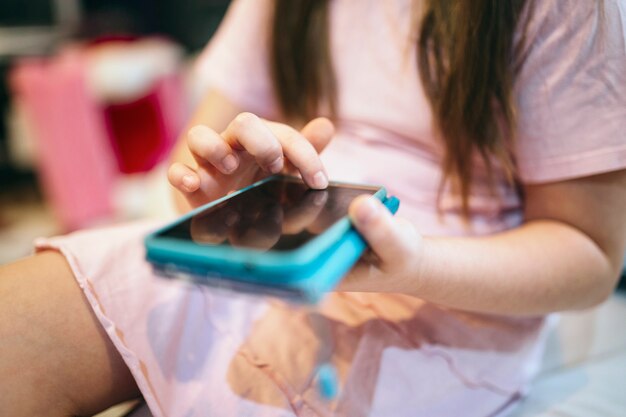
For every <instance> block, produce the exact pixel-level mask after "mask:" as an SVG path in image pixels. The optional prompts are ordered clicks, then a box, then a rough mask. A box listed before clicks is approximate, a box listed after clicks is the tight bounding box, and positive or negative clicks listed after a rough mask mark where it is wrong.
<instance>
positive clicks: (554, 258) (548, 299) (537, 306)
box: [392, 221, 618, 315]
mask: <svg viewBox="0 0 626 417" xmlns="http://www.w3.org/2000/svg"><path fill="white" fill-rule="evenodd" d="M421 247H422V249H421V251H420V252H421V256H420V257H419V258H420V259H419V260H417V261H416V262H414V263H413V267H412V268H411V270H410V271H408V272H407V273H406V274H397V276H396V277H395V278H392V280H393V281H395V282H394V284H393V287H395V288H396V289H398V290H399V291H401V292H403V293H407V294H411V295H415V296H418V297H420V298H423V299H426V300H428V301H431V302H434V303H439V304H442V305H446V306H450V307H452V308H459V309H463V310H472V311H480V312H485V313H496V314H520V315H534V314H544V313H548V312H552V311H558V310H568V309H577V308H585V307H590V306H593V305H595V304H597V303H599V302H601V301H602V300H604V299H605V298H606V297H607V296H608V295H609V294H610V293H611V291H612V289H613V287H614V285H615V282H616V278H617V275H618V272H617V271H616V270H615V268H614V267H612V266H611V262H610V260H609V258H608V257H607V256H606V254H605V253H604V252H603V251H602V250H601V249H600V248H599V247H598V246H597V245H596V244H595V243H594V242H593V240H592V239H590V238H589V237H588V236H587V235H585V234H584V233H582V232H580V231H579V230H577V229H575V228H573V227H570V226H568V225H566V224H563V223H560V222H556V221H533V222H529V223H527V224H525V225H523V226H522V227H519V228H516V229H514V230H511V231H508V232H503V233H499V234H496V235H492V236H488V237H480V238H424V239H423V242H422V244H421Z"/></svg>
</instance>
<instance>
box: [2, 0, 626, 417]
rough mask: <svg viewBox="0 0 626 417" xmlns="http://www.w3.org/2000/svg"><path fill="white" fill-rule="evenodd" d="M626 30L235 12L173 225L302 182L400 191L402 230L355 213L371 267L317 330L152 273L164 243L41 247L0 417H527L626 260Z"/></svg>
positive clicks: (307, 11) (341, 3)
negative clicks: (334, 375) (562, 315)
mask: <svg viewBox="0 0 626 417" xmlns="http://www.w3.org/2000/svg"><path fill="white" fill-rule="evenodd" d="M624 16H626V5H625V4H624V2H623V1H621V0H605V1H603V2H600V1H597V2H592V1H586V2H576V1H574V0H562V1H557V0H555V1H541V2H540V1H531V0H526V1H522V0H510V1H495V0H475V1H474V0H473V1H471V2H469V1H462V0H458V1H438V0H419V1H414V2H412V1H410V0H385V1H374V0H370V1H367V0H363V1H349V0H335V1H332V2H331V1H322V0H308V1H305V0H300V1H293V0H274V1H273V2H270V1H269V0H238V1H236V2H235V3H234V4H233V5H232V7H231V9H230V11H229V13H228V15H227V17H226V19H225V21H224V23H223V24H222V27H221V29H220V30H219V33H218V34H217V35H216V37H215V38H214V40H213V41H212V42H211V44H210V46H209V47H208V49H207V50H206V52H205V53H204V54H203V56H202V57H201V58H200V62H199V66H198V68H199V71H200V73H201V74H202V75H203V76H204V77H206V80H207V84H208V86H209V90H208V93H207V95H206V98H205V99H204V101H203V102H202V104H201V105H200V108H199V109H198V111H197V113H196V114H195V116H194V118H193V119H192V121H191V123H190V129H189V131H188V133H187V134H186V135H185V136H184V138H183V139H182V140H181V142H180V146H179V147H178V149H177V150H176V152H175V155H174V160H175V162H174V163H173V164H172V165H171V167H170V169H169V180H170V182H171V183H172V185H173V186H174V187H175V188H176V189H177V190H178V194H177V197H176V198H177V202H178V205H179V207H181V208H183V209H188V208H189V207H195V206H198V205H200V204H203V203H205V202H207V201H210V200H212V199H215V198H217V197H219V196H222V195H224V194H225V193H227V192H228V191H230V190H233V189H238V188H241V187H243V186H245V185H247V184H249V183H250V182H251V181H253V180H254V179H257V178H259V177H261V176H263V175H267V174H269V173H275V172H279V171H283V170H287V171H289V170H292V171H293V170H295V171H297V172H298V173H300V174H301V176H302V177H303V179H304V181H305V182H306V183H307V184H308V185H309V186H311V187H313V188H324V187H326V185H327V183H328V178H329V177H332V178H333V179H339V180H351V181H359V182H371V183H381V184H384V185H386V186H387V187H388V188H389V190H390V192H391V193H393V194H395V195H398V196H399V197H400V199H401V201H402V202H403V206H402V208H401V211H400V212H399V214H398V217H397V218H394V217H392V216H390V215H389V214H388V213H387V212H386V211H385V210H384V209H383V208H382V207H381V205H380V204H379V203H377V202H376V201H375V200H373V199H371V198H367V197H361V198H358V199H356V200H355V201H354V202H353V203H352V205H351V207H350V215H351V217H352V219H353V222H354V224H355V226H356V228H357V229H358V230H359V231H360V232H361V233H362V235H363V236H364V237H365V239H366V240H367V242H368V244H369V246H370V248H371V250H372V252H373V255H374V256H373V258H374V259H375V261H373V262H372V263H369V264H366V263H361V264H359V265H357V267H355V268H354V269H353V271H352V272H351V273H350V275H349V276H348V277H347V278H346V279H345V280H344V281H343V282H342V284H341V285H340V287H339V288H338V291H337V292H335V293H332V294H329V295H328V297H327V299H326V300H325V302H324V303H323V305H322V306H320V309H319V311H318V312H317V313H312V312H306V311H300V310H295V309H293V308H291V307H289V306H287V305H284V304H282V303H280V302H278V301H269V300H260V299H240V298H234V297H225V296H222V295H219V294H214V293H213V292H211V291H210V290H208V289H205V288H199V287H191V288H190V287H187V286H184V285H182V284H180V283H177V282H165V281H162V280H159V279H158V278H155V277H154V276H153V275H152V273H151V270H150V268H149V267H148V266H147V265H146V263H145V262H144V261H143V256H144V254H143V247H142V237H143V236H144V235H145V234H146V233H147V232H148V231H149V230H152V229H153V228H154V227H155V225H146V224H135V225H127V226H122V227H117V228H110V229H106V230H99V231H86V232H82V233H76V234H73V235H69V236H65V237H59V238H55V239H44V240H40V241H38V242H37V250H38V254H37V255H36V256H34V257H32V258H29V259H26V260H23V261H21V262H18V263H16V264H13V265H7V266H5V267H3V268H2V269H1V270H0V294H1V297H2V303H0V317H1V319H0V340H2V344H1V345H0V375H2V377H0V378H1V379H0V392H2V395H1V396H0V414H2V415H39V414H46V415H53V414H54V415H68V414H89V413H94V412H96V411H98V410H100V409H102V408H105V407H106V406H108V405H111V404H114V403H116V402H119V401H121V400H124V399H127V398H132V397H135V396H137V395H139V394H140V393H141V394H142V395H143V396H144V398H145V399H146V401H147V403H148V405H149V407H150V409H151V411H152V413H153V415H154V416H157V417H160V416H208V415H215V416H226V415H254V416H293V415H299V416H305V415H306V416H309V415H319V416H326V415H333V414H334V415H340V416H351V417H352V416H367V415H369V416H421V415H424V416H433V415H437V416H446V415H450V416H461V415H462V416H487V415H494V414H496V413H498V412H500V411H504V410H506V409H508V406H509V405H511V404H512V403H514V402H515V400H516V399H517V398H519V396H520V394H522V393H523V392H524V389H525V386H526V384H527V382H528V381H529V379H530V378H531V377H532V375H533V372H534V370H535V368H536V366H537V363H538V358H539V355H540V353H541V345H542V335H543V333H544V332H543V330H544V327H545V326H544V320H543V319H542V317H543V316H544V315H545V314H547V313H550V312H554V311H559V310H567V309H579V308H586V307H590V306H593V305H596V304H598V303H600V302H601V301H602V300H604V299H605V298H606V297H608V296H609V295H610V294H611V292H612V289H613V287H614V285H615V282H616V279H617V276H618V275H619V270H620V268H621V265H622V255H623V253H624V249H625V244H626V222H625V221H624V218H623V213H624V211H625V209H626V171H625V168H626V142H625V140H624V139H625V137H624V135H625V133H624V132H626V56H625V51H626V46H625V43H624V33H625V32H624ZM318 115H322V116H326V117H322V118H315V117H317V116H318ZM322 150H323V151H324V152H323V153H322ZM76 282H78V286H76V284H75V283H76ZM79 287H80V289H79ZM318 322H323V323H324V325H325V326H327V328H329V329H330V331H331V333H332V336H333V337H332V338H329V340H322V338H321V336H319V335H317V334H316V333H315V331H314V330H313V329H315V328H318V326H317V325H316V323H318ZM320 358H321V359H322V360H324V361H330V362H331V363H333V364H334V366H335V368H336V369H337V370H338V374H339V381H340V392H339V395H338V397H337V398H336V399H335V400H333V401H330V402H325V401H323V400H321V399H320V398H319V395H318V393H317V390H316V389H315V381H314V377H315V372H314V370H315V369H316V366H317V361H318V360H320Z"/></svg>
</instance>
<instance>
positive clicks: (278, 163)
mask: <svg viewBox="0 0 626 417" xmlns="http://www.w3.org/2000/svg"><path fill="white" fill-rule="evenodd" d="M267 169H268V170H269V172H271V173H272V174H278V173H279V172H280V171H281V170H282V169H283V157H282V156H279V157H278V158H276V159H275V160H274V162H272V163H271V164H269V166H268V167H267Z"/></svg>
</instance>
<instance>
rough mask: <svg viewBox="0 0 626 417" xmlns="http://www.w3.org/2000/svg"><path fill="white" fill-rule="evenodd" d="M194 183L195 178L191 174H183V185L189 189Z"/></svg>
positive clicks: (191, 188)
mask: <svg viewBox="0 0 626 417" xmlns="http://www.w3.org/2000/svg"><path fill="white" fill-rule="evenodd" d="M195 185H196V179H195V178H194V176H193V175H185V176H184V177H183V186H184V187H185V188H186V189H187V190H189V191H191V190H193V188H194V186H195Z"/></svg>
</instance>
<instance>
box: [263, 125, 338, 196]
mask: <svg viewBox="0 0 626 417" xmlns="http://www.w3.org/2000/svg"><path fill="white" fill-rule="evenodd" d="M266 123H267V125H268V126H269V128H270V129H271V130H272V132H274V135H276V137H277V138H278V140H279V141H280V144H281V145H282V150H283V153H284V154H285V156H286V157H287V158H288V159H289V162H290V163H292V164H293V165H294V166H295V167H296V169H297V170H298V171H299V172H300V175H302V179H303V180H304V182H305V183H306V184H307V185H308V186H309V187H311V188H315V189H324V188H326V187H328V176H327V175H326V170H325V169H324V165H323V164H322V160H321V159H320V156H319V154H318V153H317V151H316V150H315V148H314V147H313V145H312V144H311V142H309V141H308V140H307V138H305V137H304V136H303V135H302V134H301V133H300V132H298V131H297V130H296V129H294V128H292V127H289V126H287V125H284V124H282V123H275V122H266Z"/></svg>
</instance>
